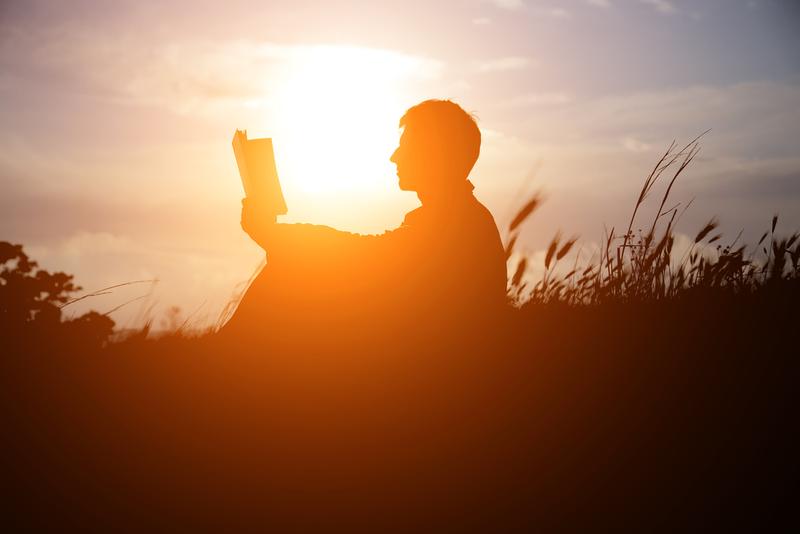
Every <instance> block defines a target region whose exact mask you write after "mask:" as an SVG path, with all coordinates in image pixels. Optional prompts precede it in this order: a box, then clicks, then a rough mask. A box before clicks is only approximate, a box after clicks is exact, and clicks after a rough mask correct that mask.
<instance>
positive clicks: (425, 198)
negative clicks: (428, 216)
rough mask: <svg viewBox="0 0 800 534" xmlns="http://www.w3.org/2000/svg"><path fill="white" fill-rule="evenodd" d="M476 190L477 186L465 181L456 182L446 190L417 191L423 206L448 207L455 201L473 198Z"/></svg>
mask: <svg viewBox="0 0 800 534" xmlns="http://www.w3.org/2000/svg"><path fill="white" fill-rule="evenodd" d="M474 188H475V186H474V185H472V182H470V181H469V180H464V181H463V182H455V183H453V184H451V185H450V186H449V187H445V188H436V189H427V190H424V191H417V198H419V200H420V202H422V205H423V206H435V207H442V206H443V207H447V205H448V204H450V203H452V202H453V201H458V200H461V199H464V198H468V197H469V196H471V195H472V190H473V189H474Z"/></svg>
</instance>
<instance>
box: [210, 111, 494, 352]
mask: <svg viewBox="0 0 800 534" xmlns="http://www.w3.org/2000/svg"><path fill="white" fill-rule="evenodd" d="M400 127H401V128H404V130H403V133H402V135H401V137H400V143H399V146H398V148H397V149H396V150H395V152H394V153H393V154H392V156H391V161H392V162H393V163H394V164H395V165H396V166H397V176H398V178H399V186H400V189H401V190H404V191H414V192H416V193H417V196H418V197H419V199H420V201H421V203H422V206H421V207H419V208H417V209H415V210H413V211H411V212H409V213H408V214H406V216H405V219H404V220H403V223H402V225H401V226H400V227H399V228H397V229H395V230H391V231H387V232H385V233H384V234H382V235H358V234H351V233H347V232H341V231H337V230H334V229H332V228H329V227H327V226H317V225H309V224H280V223H276V222H275V221H274V220H271V218H270V217H266V216H264V215H263V211H260V210H259V206H258V205H257V204H255V203H253V201H252V200H249V199H245V200H244V201H243V202H242V206H243V207H242V219H241V224H242V228H243V229H244V230H245V232H247V233H248V234H249V235H250V237H251V238H252V239H253V240H254V241H255V242H256V243H258V244H259V245H260V246H261V247H262V248H264V250H265V251H267V257H268V263H267V266H266V267H265V269H264V270H263V271H262V273H261V274H260V275H259V276H258V278H257V279H256V280H255V281H254V283H253V284H252V285H251V287H250V288H249V289H248V291H247V294H246V295H245V296H244V298H243V299H242V301H241V303H240V305H239V308H238V309H237V311H236V313H235V315H234V317H233V318H232V319H231V321H230V322H229V323H228V325H226V328H225V330H226V331H229V332H250V333H258V332H266V331H269V332H270V333H269V334H266V335H268V336H269V337H270V338H272V339H275V337H276V335H278V336H279V335H281V334H283V333H284V332H289V331H291V330H292V329H294V328H300V329H303V330H304V331H305V333H306V334H307V335H313V333H312V332H314V331H316V329H317V328H319V327H327V328H330V329H331V330H333V331H337V332H339V331H344V330H343V329H346V328H347V325H351V326H352V325H354V324H355V325H358V326H359V327H360V328H361V329H362V331H366V330H369V331H380V332H381V333H382V334H384V335H385V334H386V333H387V329H388V330H392V331H394V332H399V331H408V329H413V330H414V331H419V330H420V329H422V330H426V331H429V332H431V331H439V330H440V329H441V328H445V327H446V328H450V327H455V328H458V327H459V326H465V325H466V324H472V323H473V322H475V321H480V320H481V317H487V316H491V315H492V314H494V313H496V312H497V311H498V310H499V309H501V308H502V307H503V306H504V304H505V299H506V261H505V255H504V251H503V246H502V243H501V240H500V236H499V233H498V231H497V226H496V224H495V222H494V219H493V218H492V215H491V213H490V212H489V211H488V210H487V209H486V208H485V207H484V206H483V205H482V204H481V203H480V202H478V200H477V199H476V198H475V196H474V195H473V193H472V190H473V187H474V186H473V185H472V183H470V181H469V180H467V176H468V175H469V173H470V171H471V170H472V168H473V166H474V165H475V162H476V161H477V159H478V155H479V152H480V143H481V134H480V130H479V129H478V126H477V124H476V123H475V120H474V119H473V118H472V116H470V115H469V114H467V113H466V112H465V111H464V110H463V109H462V108H461V107H460V106H458V105H457V104H455V103H453V102H451V101H448V100H427V101H425V102H422V103H420V104H418V105H416V106H414V107H412V108H410V109H409V110H408V111H407V112H406V113H405V115H403V117H402V118H401V119H400ZM276 322H277V323H278V324H280V326H276Z"/></svg>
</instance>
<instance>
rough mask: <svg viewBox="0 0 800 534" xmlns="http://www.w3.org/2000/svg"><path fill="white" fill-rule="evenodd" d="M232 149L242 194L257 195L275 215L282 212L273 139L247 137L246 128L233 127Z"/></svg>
mask: <svg viewBox="0 0 800 534" xmlns="http://www.w3.org/2000/svg"><path fill="white" fill-rule="evenodd" d="M233 153H234V155H235V156H236V164H237V165H238V166H239V176H241V178H242V185H243V186H244V194H245V196H247V198H256V197H258V198H259V200H260V202H261V203H263V204H264V206H265V207H266V209H269V211H271V212H272V213H273V214H274V215H285V214H286V211H287V209H286V201H284V199H283V191H281V184H280V182H279V181H278V170H277V168H276V167H275V154H274V153H273V151H272V139H270V138H264V139H248V138H247V130H236V133H235V134H233Z"/></svg>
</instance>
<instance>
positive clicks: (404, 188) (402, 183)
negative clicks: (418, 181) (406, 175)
mask: <svg viewBox="0 0 800 534" xmlns="http://www.w3.org/2000/svg"><path fill="white" fill-rule="evenodd" d="M397 186H398V187H399V188H400V191H416V188H415V187H414V186H413V185H412V184H409V183H408V182H406V181H404V180H403V179H399V180H397Z"/></svg>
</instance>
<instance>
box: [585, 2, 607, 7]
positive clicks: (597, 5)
mask: <svg viewBox="0 0 800 534" xmlns="http://www.w3.org/2000/svg"><path fill="white" fill-rule="evenodd" d="M586 3H587V4H589V5H590V6H595V7H604V8H605V7H611V2H610V1H609V0H586Z"/></svg>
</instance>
